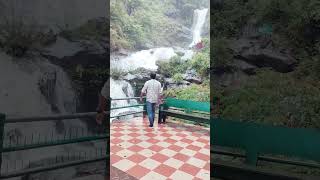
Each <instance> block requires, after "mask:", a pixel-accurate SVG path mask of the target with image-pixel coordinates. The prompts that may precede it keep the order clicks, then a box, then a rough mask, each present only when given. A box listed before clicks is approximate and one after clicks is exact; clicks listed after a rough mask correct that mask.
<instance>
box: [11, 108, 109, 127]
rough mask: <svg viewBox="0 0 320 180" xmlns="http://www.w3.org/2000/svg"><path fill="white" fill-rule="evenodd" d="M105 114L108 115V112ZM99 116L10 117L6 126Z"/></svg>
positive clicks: (91, 114)
mask: <svg viewBox="0 0 320 180" xmlns="http://www.w3.org/2000/svg"><path fill="white" fill-rule="evenodd" d="M105 113H108V112H107V111H106V112H105ZM95 115H97V113H96V112H86V113H75V114H59V115H47V116H34V117H11V118H10V117H8V118H7V119H6V122H5V123H6V124H9V123H19V122H37V121H54V120H62V119H64V120H71V119H75V118H86V117H93V116H95Z"/></svg>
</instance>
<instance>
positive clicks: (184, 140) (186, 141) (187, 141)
mask: <svg viewBox="0 0 320 180" xmlns="http://www.w3.org/2000/svg"><path fill="white" fill-rule="evenodd" d="M181 142H184V143H187V144H191V143H192V142H193V141H192V140H190V139H182V140H181Z"/></svg>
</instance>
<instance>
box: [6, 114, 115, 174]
mask: <svg viewBox="0 0 320 180" xmlns="http://www.w3.org/2000/svg"><path fill="white" fill-rule="evenodd" d="M95 115H96V112H89V113H78V114H68V115H53V116H40V117H23V118H6V116H5V115H3V114H1V115H0V153H1V154H0V170H1V173H0V179H6V178H12V177H20V176H25V175H30V174H34V173H41V172H45V171H51V170H56V169H61V168H67V167H72V166H77V165H81V164H88V163H93V162H100V161H106V163H105V164H106V167H107V166H108V161H107V159H108V157H109V154H107V152H109V148H110V147H109V133H108V132H107V131H106V132H103V133H91V132H89V131H88V130H86V129H85V128H73V129H69V131H65V132H64V133H62V137H60V138H59V137H58V136H57V134H54V133H53V132H54V131H52V133H50V135H48V134H46V135H44V134H40V133H39V134H38V135H35V132H32V134H31V137H30V136H29V137H28V136H24V137H23V138H17V139H16V140H15V141H13V140H12V139H11V137H7V136H6V134H5V126H6V125H12V124H19V123H24V124H25V123H33V122H46V121H59V120H68V121H71V120H74V119H76V118H92V117H94V116H95ZM42 137H44V138H42ZM43 139H44V140H43ZM6 141H7V142H8V143H5V142H6ZM88 141H103V142H105V141H106V143H105V144H106V145H105V146H104V147H101V148H94V149H92V150H90V152H87V151H77V152H71V153H70V152H68V154H65V155H60V156H59V155H55V157H50V158H51V162H47V161H43V162H40V163H39V162H36V163H38V165H35V164H33V163H35V162H32V161H30V160H26V159H23V158H22V159H20V160H14V161H13V162H12V160H11V161H8V162H7V163H6V164H5V163H4V161H3V155H4V154H5V153H12V152H18V151H26V150H34V149H41V148H45V147H53V146H60V145H68V144H70V145H71V144H76V143H82V142H88ZM12 164H13V165H12ZM10 165H11V166H10ZM9 166H10V167H11V168H9ZM12 166H13V167H12ZM18 167H20V168H18ZM10 169H11V170H10ZM12 169H13V170H12Z"/></svg>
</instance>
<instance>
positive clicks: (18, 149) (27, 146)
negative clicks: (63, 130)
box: [2, 135, 109, 152]
mask: <svg viewBox="0 0 320 180" xmlns="http://www.w3.org/2000/svg"><path fill="white" fill-rule="evenodd" d="M108 137H109V136H108V135H105V136H95V137H94V136H93V137H82V138H75V139H70V140H61V141H55V142H49V143H40V144H30V145H24V146H16V147H4V148H3V149H2V152H13V151H22V150H28V149H36V148H44V147H50V146H59V145H65V144H74V143H81V142H87V141H97V140H107V138H108Z"/></svg>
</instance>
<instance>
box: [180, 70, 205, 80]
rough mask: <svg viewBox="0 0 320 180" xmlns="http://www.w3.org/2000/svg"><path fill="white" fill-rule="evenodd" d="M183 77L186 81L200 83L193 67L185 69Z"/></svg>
mask: <svg viewBox="0 0 320 180" xmlns="http://www.w3.org/2000/svg"><path fill="white" fill-rule="evenodd" d="M183 79H184V80H186V81H188V82H191V83H195V84H201V83H202V80H201V78H200V77H199V76H198V74H197V72H196V71H195V70H194V69H189V70H187V71H186V72H185V74H184V75H183Z"/></svg>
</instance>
